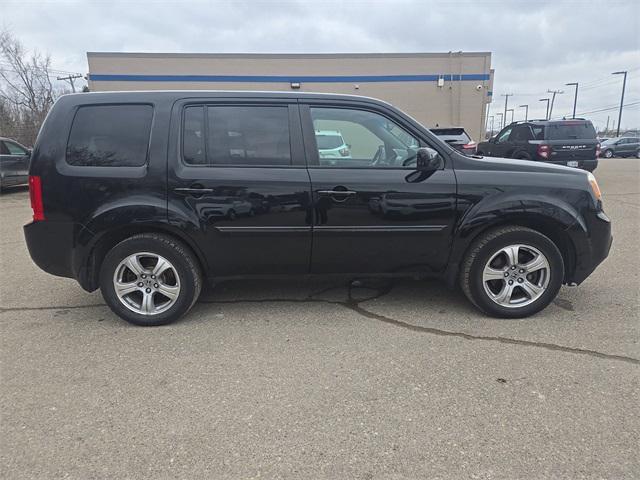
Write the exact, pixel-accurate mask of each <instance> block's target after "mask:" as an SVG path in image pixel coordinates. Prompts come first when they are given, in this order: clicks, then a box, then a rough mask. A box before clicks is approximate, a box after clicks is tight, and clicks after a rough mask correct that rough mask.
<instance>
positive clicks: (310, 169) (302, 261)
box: [24, 91, 611, 325]
mask: <svg viewBox="0 0 640 480" xmlns="http://www.w3.org/2000/svg"><path fill="white" fill-rule="evenodd" d="M327 132H340V136H341V137H342V142H341V143H342V144H344V145H348V146H349V147H348V148H349V155H336V156H335V157H332V158H331V162H330V163H329V162H327V161H326V158H325V156H324V154H323V150H326V149H327V145H325V140H326V139H323V140H322V141H320V140H319V139H318V136H327ZM343 148H344V147H343ZM29 188H30V196H31V207H32V209H33V221H32V222H31V223H29V224H28V225H26V226H25V227H24V233H25V237H26V242H27V245H28V248H29V252H30V254H31V257H32V259H33V260H34V262H35V263H36V264H37V265H38V266H39V267H40V268H42V269H43V270H45V271H46V272H49V273H51V274H53V275H58V276H62V277H70V278H74V279H76V280H77V281H78V282H79V284H80V286H81V287H82V288H83V289H85V290H87V291H89V292H91V291H93V290H96V289H98V288H99V289H100V290H101V292H102V295H103V297H104V299H105V301H106V303H107V304H108V306H109V307H110V308H111V309H112V310H113V312H115V313H116V314H117V315H119V316H120V317H122V318H123V319H125V320H126V321H129V322H131V323H134V324H136V325H161V324H167V323H169V322H172V321H174V320H176V319H178V318H180V317H181V316H182V315H184V314H185V313H186V312H188V311H189V309H190V308H191V307H192V306H193V305H194V303H195V302H196V300H197V299H198V295H199V294H200V290H201V288H202V286H203V284H204V282H216V281H219V280H223V279H229V278H253V277H261V278H266V277H268V276H273V275H283V274H285V275H325V274H344V275H348V276H352V277H358V276H376V275H384V276H411V277H436V278H440V279H441V280H442V281H443V282H445V283H446V284H447V285H449V286H454V285H456V284H459V285H460V286H461V288H462V290H463V291H464V293H465V295H466V296H467V297H468V299H469V300H470V301H471V302H472V303H473V304H474V305H475V306H476V307H478V308H479V309H480V310H482V311H483V312H485V313H486V314H488V315H492V316H496V317H504V318H516V317H525V316H528V315H532V314H534V313H536V312H538V311H540V310H541V309H543V308H545V307H546V306H547V305H548V304H549V303H550V302H551V301H552V300H553V299H554V297H555V296H556V294H557V293H558V290H559V289H560V287H561V285H562V284H579V283H581V282H583V281H584V280H585V279H586V278H587V277H588V276H589V275H590V274H591V272H592V271H593V270H594V269H595V268H596V266H597V265H598V264H599V263H601V262H602V261H603V260H604V259H605V258H606V257H607V255H608V253H609V248H610V245H611V224H610V221H609V218H608V217H607V215H606V214H605V213H604V211H603V207H602V199H601V194H600V190H599V187H598V184H597V182H596V179H595V178H594V177H593V175H591V174H590V173H587V172H584V171H582V170H578V169H573V168H567V167H566V166H565V167H561V166H556V165H549V164H543V163H539V162H527V161H521V160H505V159H486V158H485V159H481V158H472V157H468V156H466V155H463V154H462V153H460V152H458V151H456V150H455V149H454V148H452V147H451V146H450V145H448V144H447V143H445V142H443V141H441V140H440V139H438V137H436V136H435V135H433V134H432V133H431V132H430V131H429V130H428V129H426V128H425V127H423V126H422V125H420V124H419V123H417V122H416V121H415V120H413V119H412V118H411V117H409V116H407V115H405V114H403V113H402V112H400V111H399V110H397V109H395V108H394V107H392V106H391V105H389V104H387V103H384V102H381V101H378V100H374V99H371V98H364V97H356V96H343V95H327V94H309V93H291V92H286V93H277V92H274V93H264V92H207V91H186V92H179V91H172V92H122V93H118V92H112V93H83V94H74V95H66V96H63V97H61V98H60V99H59V100H58V101H57V102H56V103H55V105H54V106H53V108H52V109H51V111H50V113H49V115H48V117H47V119H46V121H45V123H44V125H43V127H42V129H41V131H40V134H39V136H38V139H37V142H36V144H35V147H34V149H33V153H32V160H31V167H30V172H29ZM424 295H425V296H428V295H429V293H428V291H426V288H425V292H424Z"/></svg>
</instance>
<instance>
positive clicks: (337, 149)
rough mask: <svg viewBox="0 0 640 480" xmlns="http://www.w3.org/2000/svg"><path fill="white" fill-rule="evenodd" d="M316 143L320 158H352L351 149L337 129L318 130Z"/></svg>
mask: <svg viewBox="0 0 640 480" xmlns="http://www.w3.org/2000/svg"><path fill="white" fill-rule="evenodd" d="M316 143H317V145H318V154H319V155H320V159H332V158H340V159H345V158H351V149H350V148H349V145H347V143H346V142H345V141H344V138H342V133H340V132H339V131H337V130H316ZM323 163H324V162H323ZM328 163H330V162H328Z"/></svg>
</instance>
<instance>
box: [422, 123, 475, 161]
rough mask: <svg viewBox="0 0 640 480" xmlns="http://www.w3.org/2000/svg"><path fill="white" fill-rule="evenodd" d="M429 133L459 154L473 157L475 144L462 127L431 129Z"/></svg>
mask: <svg viewBox="0 0 640 480" xmlns="http://www.w3.org/2000/svg"><path fill="white" fill-rule="evenodd" d="M430 130H431V133H433V134H435V135H437V136H438V137H440V139H441V140H443V141H445V142H447V143H448V144H449V145H451V146H452V147H453V148H455V149H456V150H458V151H459V152H462V153H465V154H467V155H475V153H476V148H477V145H476V142H474V141H473V140H471V137H470V136H469V134H468V133H467V132H465V130H464V128H462V127H449V128H440V127H438V128H431V129H430Z"/></svg>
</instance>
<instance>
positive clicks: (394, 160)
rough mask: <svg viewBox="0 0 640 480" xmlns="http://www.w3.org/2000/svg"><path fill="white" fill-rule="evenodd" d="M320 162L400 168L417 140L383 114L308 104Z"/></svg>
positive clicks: (411, 155) (411, 154)
mask: <svg viewBox="0 0 640 480" xmlns="http://www.w3.org/2000/svg"><path fill="white" fill-rule="evenodd" d="M311 119H312V121H313V130H314V134H315V140H316V147H317V149H318V162H319V164H320V166H327V167H343V168H349V167H372V168H385V167H386V168H398V167H399V168H402V167H406V166H408V165H409V163H410V162H411V161H413V162H414V163H415V158H416V152H417V149H418V145H419V142H418V140H417V139H416V138H415V137H413V136H412V135H411V134H409V133H407V132H406V131H405V130H404V129H402V128H401V127H399V126H398V125H397V124H395V123H394V122H392V121H390V120H389V119H387V118H386V117H383V116H382V115H379V114H377V113H374V112H368V111H365V110H351V109H346V108H320V107H317V108H316V107H312V108H311Z"/></svg>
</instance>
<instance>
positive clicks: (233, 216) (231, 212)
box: [227, 208, 236, 220]
mask: <svg viewBox="0 0 640 480" xmlns="http://www.w3.org/2000/svg"><path fill="white" fill-rule="evenodd" d="M227 218H228V219H229V220H235V219H236V211H235V210H234V209H233V208H232V209H231V210H229V211H228V212H227Z"/></svg>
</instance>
